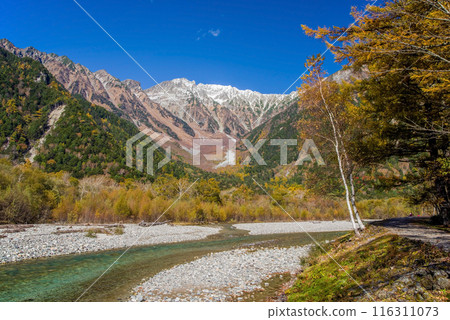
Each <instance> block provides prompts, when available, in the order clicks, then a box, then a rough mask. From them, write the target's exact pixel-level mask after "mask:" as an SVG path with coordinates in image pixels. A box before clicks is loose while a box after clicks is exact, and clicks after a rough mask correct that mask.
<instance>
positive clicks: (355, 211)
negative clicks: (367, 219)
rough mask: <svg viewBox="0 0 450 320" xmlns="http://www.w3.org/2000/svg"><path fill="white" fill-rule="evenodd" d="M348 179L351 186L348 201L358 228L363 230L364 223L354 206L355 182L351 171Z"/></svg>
mask: <svg viewBox="0 0 450 320" xmlns="http://www.w3.org/2000/svg"><path fill="white" fill-rule="evenodd" d="M349 181H350V187H351V194H350V201H351V203H352V207H353V212H354V213H355V216H356V220H357V221H358V225H359V228H360V229H361V230H364V229H365V228H366V227H365V226H364V223H363V222H362V220H361V217H360V216H359V212H358V208H357V207H356V199H355V184H354V182H353V173H350V176H349Z"/></svg>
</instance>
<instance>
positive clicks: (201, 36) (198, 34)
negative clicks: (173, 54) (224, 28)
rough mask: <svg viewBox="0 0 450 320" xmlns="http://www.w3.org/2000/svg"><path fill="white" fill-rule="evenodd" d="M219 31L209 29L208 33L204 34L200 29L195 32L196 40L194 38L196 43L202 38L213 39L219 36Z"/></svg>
mask: <svg viewBox="0 0 450 320" xmlns="http://www.w3.org/2000/svg"><path fill="white" fill-rule="evenodd" d="M220 32H221V30H220V29H209V30H208V31H206V32H204V31H202V29H200V30H198V31H197V38H195V40H196V41H199V40H201V39H203V38H204V37H206V36H208V35H210V36H213V37H214V38H216V37H218V36H219V35H220Z"/></svg>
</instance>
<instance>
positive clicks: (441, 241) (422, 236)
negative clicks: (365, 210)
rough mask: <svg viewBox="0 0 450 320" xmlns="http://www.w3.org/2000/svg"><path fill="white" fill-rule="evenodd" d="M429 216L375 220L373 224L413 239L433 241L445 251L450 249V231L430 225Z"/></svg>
mask: <svg viewBox="0 0 450 320" xmlns="http://www.w3.org/2000/svg"><path fill="white" fill-rule="evenodd" d="M428 221H429V218H428V217H405V218H394V219H387V220H383V221H377V222H373V223H372V224H373V225H378V226H383V227H386V228H388V229H390V230H391V231H392V232H394V233H396V234H398V235H400V236H403V237H407V238H409V239H412V240H420V241H423V242H428V243H431V244H433V245H435V246H437V247H439V248H441V249H444V250H445V251H447V252H449V251H450V233H449V232H446V231H443V230H439V229H437V228H433V226H428V225H427V222H428Z"/></svg>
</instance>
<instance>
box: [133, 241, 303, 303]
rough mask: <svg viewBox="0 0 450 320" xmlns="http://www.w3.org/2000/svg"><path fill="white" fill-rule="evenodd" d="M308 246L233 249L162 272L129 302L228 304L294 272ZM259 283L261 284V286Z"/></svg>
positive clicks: (137, 288) (138, 288)
mask: <svg viewBox="0 0 450 320" xmlns="http://www.w3.org/2000/svg"><path fill="white" fill-rule="evenodd" d="M308 251H309V246H303V247H290V248H267V249H258V250H256V249H254V248H249V249H236V250H231V251H224V252H219V253H212V254H209V255H206V256H204V257H202V258H199V259H197V260H194V261H192V262H189V263H185V264H180V265H177V266H175V267H173V268H171V269H167V270H164V271H162V272H160V273H158V274H156V275H155V276H154V277H152V278H150V279H148V280H147V281H145V282H144V283H143V284H141V285H139V286H138V287H136V288H135V289H134V292H133V295H132V296H131V297H130V301H232V300H239V299H240V298H239V296H241V295H242V294H243V293H245V292H250V291H254V290H263V289H264V288H263V287H264V286H265V285H266V284H265V283H264V281H265V280H267V279H268V278H269V277H271V276H272V275H273V274H277V273H280V274H281V273H286V272H290V273H296V272H298V271H299V268H300V258H302V257H305V256H306V255H307V254H308ZM261 284H262V285H261Z"/></svg>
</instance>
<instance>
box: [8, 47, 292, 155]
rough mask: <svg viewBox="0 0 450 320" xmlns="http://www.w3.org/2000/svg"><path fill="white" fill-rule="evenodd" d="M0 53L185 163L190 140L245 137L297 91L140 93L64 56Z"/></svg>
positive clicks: (193, 86) (184, 88) (185, 83)
mask: <svg viewBox="0 0 450 320" xmlns="http://www.w3.org/2000/svg"><path fill="white" fill-rule="evenodd" d="M0 47H1V48H4V49H5V50H7V51H9V52H11V53H13V54H14V55H16V56H18V57H30V58H32V59H34V60H37V61H39V62H40V63H42V64H43V65H44V66H45V67H46V68H47V70H49V71H50V73H51V74H52V75H53V76H54V77H55V78H56V80H57V81H58V82H59V83H61V84H62V85H63V86H64V87H65V88H66V90H67V91H69V92H70V93H71V94H73V95H80V96H81V97H83V98H84V99H86V100H87V101H89V102H91V103H92V104H95V105H99V106H102V107H104V108H105V109H107V110H108V111H111V112H113V113H115V114H117V115H119V116H120V117H122V118H124V119H127V120H130V121H131V122H133V123H134V124H135V125H136V126H137V127H138V128H139V129H140V130H148V131H149V133H153V132H158V133H164V134H167V135H169V136H170V137H171V141H172V145H173V146H175V150H174V151H175V153H176V154H179V155H181V156H183V157H186V156H189V154H191V153H192V139H193V138H218V139H225V140H227V139H235V138H239V137H243V136H244V135H246V134H248V133H249V132H250V131H251V130H253V129H254V128H256V127H257V126H259V125H261V124H263V123H264V122H266V121H268V120H269V119H271V118H272V117H273V116H275V115H277V114H279V113H280V112H282V111H284V110H286V109H287V108H289V107H290V106H292V105H294V104H296V103H297V93H296V92H295V91H294V92H292V93H290V94H287V95H281V94H262V93H259V92H256V91H251V90H239V89H237V88H234V87H231V86H223V85H217V84H201V83H200V84H197V83H195V82H194V81H189V80H187V79H184V78H180V79H174V80H170V81H164V82H161V83H159V84H156V85H155V86H153V87H151V88H148V89H143V88H142V87H141V85H140V83H139V82H138V81H135V80H131V79H127V80H123V81H121V80H119V79H118V78H116V77H114V76H113V75H111V74H109V73H108V72H106V71H105V70H99V71H95V72H92V71H91V70H89V69H88V68H87V67H85V66H83V65H81V64H79V63H74V62H73V61H72V60H70V59H69V58H68V57H66V56H58V55H56V54H54V53H45V52H42V51H39V50H37V49H35V48H33V47H28V48H25V49H21V48H17V47H16V46H14V45H13V44H12V43H11V42H10V41H8V40H6V39H2V40H0ZM225 145H227V143H225ZM225 151H226V150H225Z"/></svg>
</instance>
